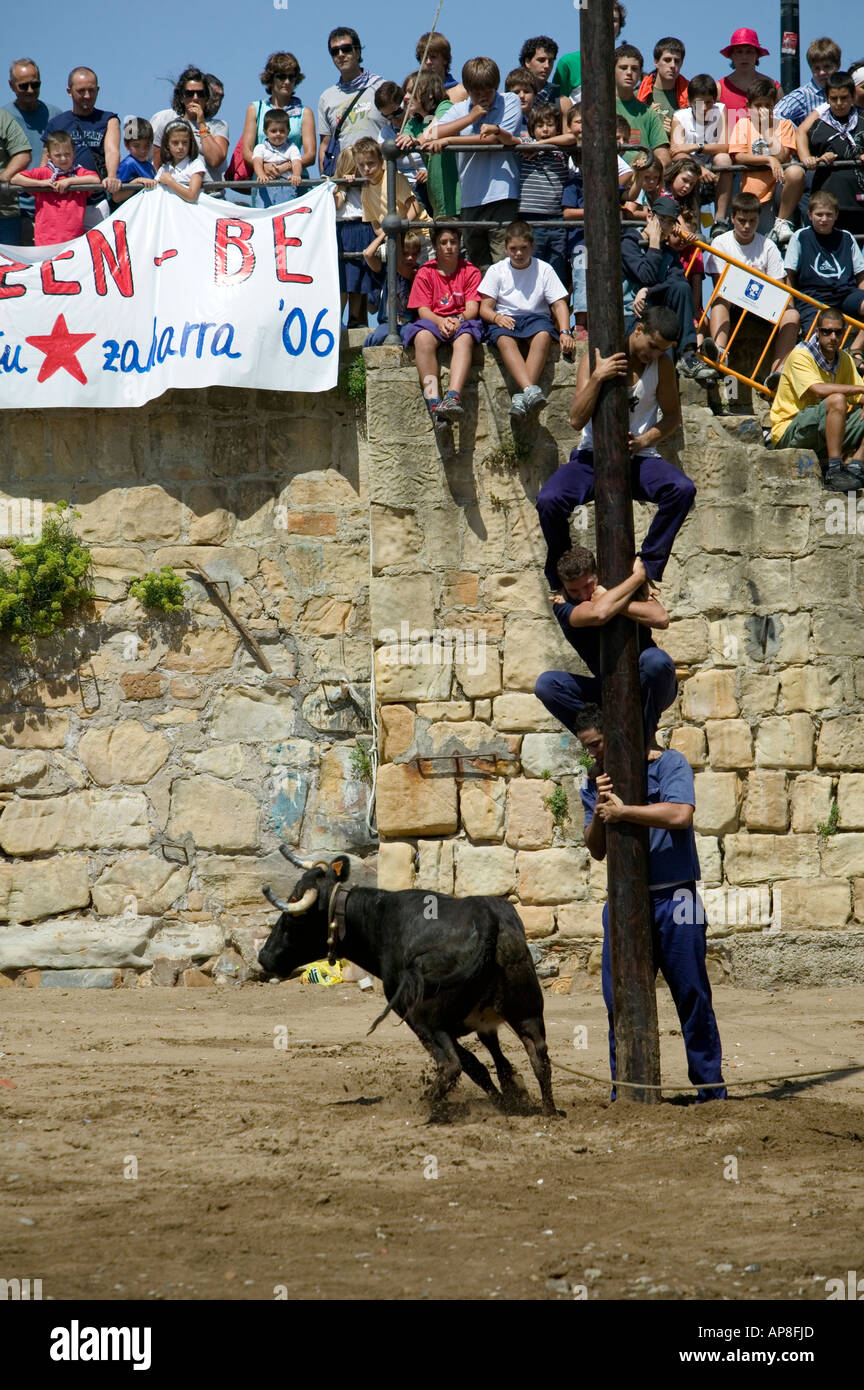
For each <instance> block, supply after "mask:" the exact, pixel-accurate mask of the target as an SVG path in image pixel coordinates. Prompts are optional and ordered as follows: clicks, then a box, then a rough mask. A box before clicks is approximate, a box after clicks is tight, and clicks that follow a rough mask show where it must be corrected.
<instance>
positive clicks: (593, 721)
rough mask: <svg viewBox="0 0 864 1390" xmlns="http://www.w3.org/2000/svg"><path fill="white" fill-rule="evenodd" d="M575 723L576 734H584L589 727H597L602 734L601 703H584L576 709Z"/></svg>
mask: <svg viewBox="0 0 864 1390" xmlns="http://www.w3.org/2000/svg"><path fill="white" fill-rule="evenodd" d="M573 723H574V724H575V725H576V728H575V733H576V734H584V733H586V732H587V731H588V729H596V730H597V732H598V734H602V732H603V711H602V709H601V708H600V706H599V705H583V706H582V708H581V709H580V710H577V711H576V718H575V719H574V721H573Z"/></svg>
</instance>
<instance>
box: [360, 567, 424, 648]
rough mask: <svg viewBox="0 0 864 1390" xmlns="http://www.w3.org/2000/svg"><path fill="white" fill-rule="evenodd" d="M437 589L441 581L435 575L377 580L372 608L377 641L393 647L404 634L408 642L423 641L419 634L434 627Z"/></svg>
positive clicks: (373, 582) (379, 578)
mask: <svg viewBox="0 0 864 1390" xmlns="http://www.w3.org/2000/svg"><path fill="white" fill-rule="evenodd" d="M437 590H438V582H437V578H436V576H434V575H431V574H400V575H399V576H398V577H391V576H389V575H388V576H386V577H385V576H378V577H377V578H373V580H372V584H371V586H370V589H369V609H370V613H371V619H372V630H373V633H374V634H375V641H376V642H380V643H383V644H384V645H385V646H389V645H392V644H393V643H394V642H398V641H399V640H400V638H401V637H402V636H403V633H404V640H405V641H412V640H413V641H419V640H420V637H419V636H417V635H415V634H416V633H417V631H418V630H419V629H426V631H427V633H428V630H429V629H431V628H432V627H433V626H434V623H435V598H436V594H437Z"/></svg>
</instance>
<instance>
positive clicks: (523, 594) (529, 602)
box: [483, 569, 550, 618]
mask: <svg viewBox="0 0 864 1390" xmlns="http://www.w3.org/2000/svg"><path fill="white" fill-rule="evenodd" d="M483 595H484V600H485V602H486V603H487V604H488V605H489V607H490V608H494V609H497V610H498V611H499V612H502V613H534V614H536V616H537V617H538V618H547V617H548V616H549V612H550V604H549V586H548V584H546V582H545V580H544V578H543V576H542V574H540V573H538V571H537V570H531V569H525V570H511V571H510V572H508V573H505V574H487V576H486V578H485V579H484V580H483Z"/></svg>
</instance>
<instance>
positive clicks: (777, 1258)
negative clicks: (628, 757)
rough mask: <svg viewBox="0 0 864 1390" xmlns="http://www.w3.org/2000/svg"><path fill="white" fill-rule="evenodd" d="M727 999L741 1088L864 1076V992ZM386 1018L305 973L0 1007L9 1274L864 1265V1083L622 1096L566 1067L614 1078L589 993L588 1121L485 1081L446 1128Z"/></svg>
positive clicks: (672, 1061)
mask: <svg viewBox="0 0 864 1390" xmlns="http://www.w3.org/2000/svg"><path fill="white" fill-rule="evenodd" d="M658 997H659V1003H660V1018H661V1027H662V1030H663V1031H662V1049H663V1075H664V1081H668V1082H669V1083H670V1084H672V1083H674V1082H680V1081H683V1080H685V1078H686V1073H685V1069H684V1056H683V1048H682V1044H681V1039H680V1036H679V1034H678V1032H677V1019H676V1017H675V1014H674V1011H673V1009H672V1006H671V1002H670V1000H669V997H668V995H667V994H666V992H665V989H663V990H661V992H660V993H659V996H658ZM715 1000H716V1006H717V1014H718V1019H719V1023H720V1031H721V1035H722V1038H723V1042H724V1059H725V1062H726V1066H727V1077H728V1079H730V1080H736V1079H739V1078H743V1077H764V1076H777V1075H780V1076H783V1075H785V1076H787V1077H788V1076H791V1077H794V1076H795V1075H797V1074H798V1073H800V1072H803V1071H808V1070H812V1069H814V1068H817V1067H826V1068H827V1067H835V1066H840V1065H842V1064H844V1063H846V1062H847V1061H849V1060H850V1059H857V1060H858V1061H861V1062H862V1063H864V995H862V992H861V991H860V990H853V989H833V990H830V989H820V990H799V991H796V992H794V993H785V994H779V993H778V994H767V993H759V992H755V991H753V992H751V991H744V990H735V989H733V988H732V987H731V986H721V987H719V988H717V989H716V991H715ZM380 1006H381V1004H380V998H379V997H377V996H375V997H371V996H369V995H362V994H361V993H360V992H359V990H358V989H357V988H356V986H345V985H343V986H336V987H335V988H331V989H322V988H320V987H316V986H311V985H310V986H306V985H301V984H299V983H298V982H290V983H285V984H281V985H275V984H274V985H245V986H232V985H227V986H225V987H223V988H217V987H212V988H210V989H201V990H192V989H185V990H184V989H174V990H170V989H165V990H160V989H151V990H147V991H144V990H137V991H136V990H117V991H114V992H111V993H108V992H104V993H103V992H102V991H95V990H77V991H60V990H50V991H49V990H48V989H39V990H33V991H31V990H28V989H21V988H17V989H6V990H4V991H3V992H2V994H0V1026H2V1041H0V1053H2V1056H0V1082H2V1083H3V1084H0V1107H2V1117H3V1119H2V1144H0V1191H2V1202H0V1248H2V1250H3V1266H4V1267H3V1269H2V1270H0V1275H3V1276H4V1277H7V1278H8V1277H13V1276H15V1275H17V1276H19V1277H30V1278H41V1279H42V1281H43V1297H45V1296H50V1297H53V1298H57V1299H64V1298H84V1299H121V1300H122V1299H129V1298H142V1297H144V1298H151V1299H211V1298H225V1297H228V1298H232V1299H233V1298H236V1299H272V1298H274V1291H276V1294H277V1295H278V1294H279V1293H281V1294H282V1296H285V1294H287V1297H288V1298H292V1299H293V1298H312V1299H328V1298H370V1297H371V1298H381V1299H416V1298H433V1299H438V1298H447V1299H449V1298H470V1299H494V1298H500V1299H504V1298H508V1299H556V1298H558V1299H561V1298H567V1297H572V1296H573V1294H572V1289H571V1290H569V1291H568V1284H570V1285H574V1284H575V1285H580V1284H584V1285H585V1287H586V1288H587V1290H588V1296H589V1298H591V1299H622V1298H630V1299H678V1298H684V1299H692V1298H706V1299H718V1300H719V1299H750V1298H770V1299H779V1300H806V1299H815V1300H824V1299H825V1297H826V1291H825V1280H826V1279H828V1278H834V1277H842V1278H845V1277H846V1272H847V1271H848V1270H850V1269H860V1270H862V1271H864V1250H862V1227H864V1221H862V1216H864V1162H862V1159H864V1071H861V1072H860V1073H858V1074H856V1075H853V1076H849V1077H843V1078H840V1079H836V1080H833V1081H831V1082H830V1083H825V1082H811V1083H808V1082H804V1081H801V1082H798V1083H795V1084H794V1085H790V1086H787V1087H785V1088H784V1087H779V1086H778V1087H768V1086H766V1087H762V1088H760V1089H759V1090H758V1092H757V1093H756V1094H753V1093H750V1094H749V1095H748V1093H746V1092H739V1093H738V1096H739V1097H740V1098H738V1099H735V1100H730V1101H729V1102H726V1103H717V1104H712V1105H701V1106H681V1105H674V1104H662V1105H657V1106H641V1105H625V1104H622V1103H621V1102H618V1103H616V1104H610V1103H609V1101H608V1098H607V1096H608V1092H607V1090H606V1087H605V1086H602V1087H601V1086H599V1085H593V1084H591V1083H589V1082H584V1081H581V1080H579V1079H578V1078H576V1077H574V1076H572V1075H570V1074H568V1073H566V1072H565V1071H564V1070H563V1066H571V1067H576V1068H578V1069H580V1070H585V1071H589V1072H591V1073H593V1074H594V1075H596V1076H598V1077H603V1076H605V1026H604V1025H605V1014H604V1009H603V1002H602V999H601V997H600V993H599V988H598V987H597V986H596V984H594V983H593V982H592V984H591V986H590V987H589V988H586V989H582V990H580V991H579V992H577V993H574V994H573V995H571V996H551V995H549V994H548V993H547V995H546V1022H547V1032H548V1035H549V1038H550V1050H551V1054H552V1058H553V1063H554V1062H555V1061H557V1062H559V1063H561V1064H562V1067H559V1068H558V1070H557V1071H556V1073H555V1076H554V1082H555V1090H556V1097H557V1101H558V1104H559V1106H561V1107H562V1108H563V1109H564V1110H565V1111H566V1118H564V1119H560V1120H557V1121H550V1120H544V1119H541V1118H540V1117H539V1116H535V1117H518V1118H505V1117H502V1116H501V1115H500V1114H498V1113H497V1112H496V1111H495V1110H494V1109H493V1108H492V1106H491V1104H490V1102H489V1101H488V1100H487V1099H486V1098H485V1097H484V1096H482V1095H481V1093H480V1092H479V1091H478V1090H477V1089H476V1088H475V1087H473V1086H472V1085H471V1083H470V1082H468V1081H466V1080H465V1079H464V1078H463V1079H462V1080H461V1081H460V1083H459V1086H458V1088H457V1090H456V1092H454V1098H455V1101H456V1105H455V1107H454V1117H453V1121H452V1123H451V1124H449V1125H446V1126H440V1125H438V1126H427V1124H426V1118H427V1114H428V1110H427V1107H426V1104H425V1102H424V1100H423V1096H422V1082H423V1076H424V1073H426V1072H427V1064H426V1058H425V1053H424V1052H423V1051H422V1049H421V1048H420V1045H419V1044H418V1043H417V1042H416V1040H415V1039H414V1038H413V1037H412V1035H411V1034H409V1032H408V1030H407V1029H406V1028H404V1027H393V1026H391V1023H390V1020H389V1019H388V1020H387V1021H386V1022H385V1023H384V1024H383V1025H382V1026H381V1027H380V1028H379V1029H378V1031H377V1032H376V1033H375V1034H374V1035H373V1036H372V1037H371V1038H366V1037H365V1036H364V1035H365V1032H366V1028H367V1027H368V1025H369V1023H370V1021H371V1020H372V1018H373V1017H374V1016H375V1014H376V1013H377V1012H378V1010H379V1009H380ZM574 1025H580V1026H582V1025H584V1026H585V1027H587V1030H588V1046H587V1048H586V1049H585V1050H578V1051H577V1050H576V1049H574V1047H573V1028H574ZM502 1036H503V1035H502ZM279 1041H286V1042H287V1048H280V1047H276V1046H274V1042H279ZM504 1045H505V1049H506V1050H507V1052H508V1054H509V1055H510V1056H511V1057H513V1058H514V1060H517V1058H518V1060H517V1065H518V1066H519V1068H520V1071H522V1073H523V1075H524V1076H525V1078H526V1081H527V1083H528V1086H529V1089H530V1090H531V1092H532V1095H535V1094H536V1087H535V1085H534V1080H533V1076H531V1075H530V1070H529V1068H528V1066H527V1059H526V1058H525V1057H524V1054H522V1053H521V1048H519V1045H518V1043H517V1042H516V1040H515V1038H513V1037H512V1035H510V1034H507V1036H506V1039H505V1044H504ZM8 1082H12V1083H14V1085H12V1086H10V1085H8V1084H6V1083H8ZM745 1096H746V1097H747V1098H744V1097H745ZM364 1102H365V1103H364ZM736 1163H737V1181H735V1180H734V1169H735V1166H736ZM136 1165H137V1177H134V1176H132V1174H133V1172H134V1171H135V1168H136ZM124 1173H125V1174H128V1176H124ZM436 1174H437V1176H436ZM748 1265H749V1266H758V1268H754V1269H751V1270H750V1271H747V1270H746V1267H747V1266H748ZM718 1266H720V1269H719V1270H718ZM723 1266H727V1268H725V1269H724V1268H723Z"/></svg>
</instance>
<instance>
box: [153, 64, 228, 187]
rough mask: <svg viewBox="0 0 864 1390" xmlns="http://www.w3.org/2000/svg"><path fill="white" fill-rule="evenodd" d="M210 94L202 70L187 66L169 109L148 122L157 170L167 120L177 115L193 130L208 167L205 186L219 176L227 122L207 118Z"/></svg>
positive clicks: (226, 143)
mask: <svg viewBox="0 0 864 1390" xmlns="http://www.w3.org/2000/svg"><path fill="white" fill-rule="evenodd" d="M211 97H212V93H211V91H210V84H209V82H208V81H207V78H206V77H205V76H204V73H203V72H202V71H201V69H200V68H193V67H189V68H186V69H185V71H184V72H181V74H180V76H179V77H178V79H177V82H176V85H175V87H174V97H173V100H172V104H171V107H170V109H167V110H165V111H157V112H156V114H155V116H153V117H152V118H151V121H150V124H151V125H152V127H153V163H154V165H155V167H156V169H157V170H158V168H159V165H160V163H161V162H162V161H161V155H160V145H161V144H162V136H163V135H164V134H165V128H166V126H167V125H168V124H169V122H170V121H176V120H177V118H178V117H179V118H180V120H181V121H185V122H186V124H187V125H188V126H189V127H190V128H191V129H192V131H193V132H194V135H195V143H196V145H197V147H198V153H199V154H200V155H201V158H202V159H203V160H204V164H205V166H206V169H207V177H206V178H205V180H204V186H205V188H206V186H207V184H208V183H213V182H214V181H215V180H216V179H221V178H222V170H223V169H224V167H225V161H226V159H227V157H228V123H227V122H226V121H223V120H221V119H220V118H219V117H218V116H210V117H208V116H207V115H206V114H205V113H206V110H207V107H208V106H209V104H210V100H211Z"/></svg>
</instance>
